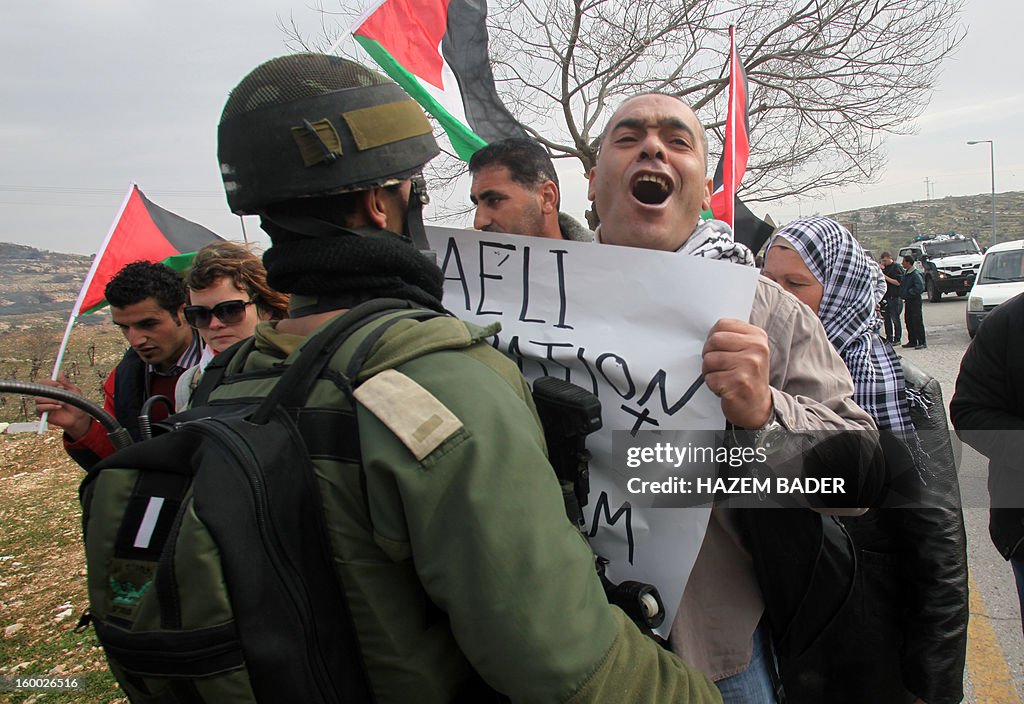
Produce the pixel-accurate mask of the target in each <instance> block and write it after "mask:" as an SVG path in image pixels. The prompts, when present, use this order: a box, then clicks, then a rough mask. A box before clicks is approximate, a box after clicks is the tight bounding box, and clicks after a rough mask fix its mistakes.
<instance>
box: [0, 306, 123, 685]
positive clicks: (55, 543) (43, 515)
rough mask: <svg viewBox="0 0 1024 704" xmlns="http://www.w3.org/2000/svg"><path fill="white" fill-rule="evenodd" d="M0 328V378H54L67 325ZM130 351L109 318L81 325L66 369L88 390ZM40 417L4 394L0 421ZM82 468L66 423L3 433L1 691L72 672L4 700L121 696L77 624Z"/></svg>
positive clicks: (81, 587)
mask: <svg viewBox="0 0 1024 704" xmlns="http://www.w3.org/2000/svg"><path fill="white" fill-rule="evenodd" d="M12 327H14V328H15V329H10V328H9V329H8V330H6V331H5V332H4V333H3V334H0V379H18V380H21V381H32V380H38V379H39V378H47V377H49V374H50V371H51V369H52V367H53V358H54V354H55V352H56V350H57V346H58V345H59V343H60V337H61V335H62V333H63V330H62V329H60V328H59V327H54V326H47V327H46V329H45V330H39V329H35V330H25V329H20V330H19V329H17V328H18V327H20V326H12ZM123 351H124V339H123V337H122V336H121V334H120V333H119V332H118V331H117V330H116V329H115V328H114V327H113V326H112V325H109V324H107V325H98V326H97V325H91V326H80V327H78V328H76V330H75V331H74V332H73V334H72V338H71V341H70V344H69V346H68V351H67V353H66V355H65V363H64V369H65V370H66V371H67V373H68V375H69V376H70V377H71V378H72V379H73V380H74V382H75V383H76V384H77V385H78V386H79V387H80V388H81V389H82V391H83V392H84V393H85V394H86V395H87V396H89V397H90V398H92V399H94V400H96V401H99V400H100V399H101V398H102V391H101V385H102V383H103V380H104V379H105V378H106V376H107V374H108V373H109V372H110V369H111V368H112V367H113V366H114V365H115V364H116V363H117V361H118V360H119V359H120V357H121V354H122V353H123ZM34 418H35V412H34V409H33V404H32V400H31V399H26V398H22V397H20V396H18V395H15V394H0V420H2V421H8V422H12V421H24V420H31V419H34ZM81 479H82V470H81V468H79V467H78V465H76V464H75V463H74V462H72V461H71V460H70V459H69V458H68V457H67V455H66V454H65V453H64V450H63V447H62V444H61V436H60V432H59V431H57V430H52V429H51V430H50V431H48V432H47V433H46V434H44V435H42V436H40V435H37V434H35V433H22V434H18V435H7V434H0V690H3V689H4V688H5V687H4V685H6V684H10V683H11V678H13V677H26V676H29V675H34V676H59V677H69V676H70V677H76V678H78V681H79V684H80V685H81V686H82V687H83V688H82V689H77V690H67V691H53V690H50V691H42V690H30V689H18V690H14V691H6V692H5V691H0V702H28V703H30V704H34V703H35V702H40V703H43V702H82V703H86V704H91V703H93V702H97V703H104V704H105V703H107V702H125V701H127V700H126V699H123V698H122V697H121V696H120V693H119V690H118V689H117V686H116V683H115V682H114V680H113V678H112V677H111V676H110V675H109V673H108V672H107V668H106V663H105V660H104V658H103V653H102V651H101V650H100V649H99V647H98V645H97V641H96V636H95V634H94V632H93V631H92V629H91V628H90V629H88V630H85V631H84V632H82V633H76V632H75V630H74V629H75V624H76V623H77V621H78V618H79V616H81V614H82V612H83V611H84V610H85V608H86V606H87V599H86V593H85V563H84V554H83V550H82V541H81V509H80V507H79V505H78V484H79V482H80V481H81Z"/></svg>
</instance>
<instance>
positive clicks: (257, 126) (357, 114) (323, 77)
mask: <svg viewBox="0 0 1024 704" xmlns="http://www.w3.org/2000/svg"><path fill="white" fill-rule="evenodd" d="M217 141H218V148H217V156H218V158H219V160H220V169H221V178H223V180H224V190H225V192H226V193H227V199H228V206H229V207H230V208H231V210H232V211H233V212H235V213H239V214H247V213H255V212H258V211H260V210H263V209H264V208H265V207H266V206H268V205H272V204H274V203H280V202H283V201H287V200H292V199H295V198H304V197H317V196H327V195H332V194H336V193H346V192H350V191H363V190H367V189H370V188H374V187H376V186H387V185H391V184H394V183H397V182H399V181H401V180H404V179H407V178H409V177H411V176H413V175H415V174H417V173H419V172H420V171H421V170H422V169H423V165H424V164H426V163H427V162H428V161H430V160H431V159H432V158H433V157H435V156H436V155H437V154H438V151H439V150H438V147H437V143H436V142H435V141H434V136H433V133H432V130H431V126H430V122H429V121H428V120H427V118H426V116H425V115H424V114H423V110H422V109H421V108H420V106H419V105H418V104H417V103H416V102H415V101H414V100H412V99H411V98H409V96H408V95H407V94H406V93H405V91H403V90H402V89H401V88H399V87H398V85H396V84H395V83H393V82H392V81H391V80H389V79H388V78H385V77H384V76H382V75H381V74H379V73H377V72H376V71H371V70H370V69H367V68H366V67H364V66H361V65H360V64H357V63H355V62H353V61H349V60H347V59H343V58H340V57H336V56H327V55H324V54H295V55H292V56H283V57H280V58H276V59H271V60H270V61H268V62H266V63H264V64H262V65H261V66H258V67H257V68H256V69H254V70H253V71H252V72H251V73H249V75H247V76H246V77H245V78H243V79H242V81H241V83H239V84H238V86H236V87H235V89H234V90H232V91H231V94H230V95H229V96H228V100H227V104H225V106H224V112H223V114H222V115H221V118H220V126H219V128H218V135H217Z"/></svg>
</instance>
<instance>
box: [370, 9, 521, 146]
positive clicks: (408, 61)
mask: <svg viewBox="0 0 1024 704" xmlns="http://www.w3.org/2000/svg"><path fill="white" fill-rule="evenodd" d="M486 20H487V3H486V2H479V1H475V0H383V1H382V2H381V3H380V4H378V5H376V6H374V7H372V8H371V9H370V10H369V11H368V12H367V14H366V15H365V16H364V17H363V18H362V19H361V20H360V21H359V22H357V24H356V27H355V28H354V29H353V30H352V35H353V36H354V37H355V40H356V42H358V43H359V45H360V46H361V47H363V49H365V50H366V52H367V53H368V54H369V55H370V56H371V57H372V58H373V60H374V61H376V62H377V63H378V64H379V65H380V67H381V68H382V69H383V70H384V72H385V73H387V74H388V75H389V76H391V78H393V79H394V80H395V82H396V83H398V85H400V86H402V88H404V89H405V91H406V92H407V93H408V94H409V95H410V96H412V98H413V99H414V100H416V102H418V103H419V104H420V105H422V106H423V109H424V110H426V111H427V112H428V113H430V114H431V115H432V116H433V117H434V119H436V120H437V121H438V122H439V123H440V124H441V127H443V128H444V131H445V132H446V133H447V134H448V139H449V140H450V141H451V143H452V147H454V149H455V152H456V153H457V154H458V155H459V158H460V159H462V160H463V161H469V158H470V157H471V156H472V155H473V152H475V151H476V150H477V149H479V148H480V147H483V146H484V145H486V144H488V143H489V142H493V141H496V140H499V139H504V138H506V137H528V135H527V134H526V132H525V131H524V130H523V128H522V126H520V124H519V123H518V122H516V120H515V118H514V117H512V114H511V113H509V111H508V110H507V109H506V108H505V105H504V104H503V103H502V102H501V98H499V97H498V92H497V89H496V88H495V86H494V74H493V73H492V72H491V64H490V57H489V55H488V53H487V22H486Z"/></svg>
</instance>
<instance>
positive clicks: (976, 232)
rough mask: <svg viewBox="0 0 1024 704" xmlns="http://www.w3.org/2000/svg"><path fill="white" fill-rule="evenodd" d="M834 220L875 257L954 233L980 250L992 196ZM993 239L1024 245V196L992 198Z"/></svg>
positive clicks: (879, 209) (882, 208)
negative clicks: (975, 242) (975, 243)
mask: <svg viewBox="0 0 1024 704" xmlns="http://www.w3.org/2000/svg"><path fill="white" fill-rule="evenodd" d="M755 212H757V210H755ZM822 214H823V215H830V214H829V213H822ZM834 217H835V218H836V219H837V220H839V222H841V223H842V224H843V225H845V226H846V227H847V228H849V230H850V232H852V233H853V234H854V236H855V237H857V239H858V240H860V242H861V243H862V244H863V245H864V247H865V248H867V249H870V250H872V251H874V252H875V254H876V256H877V254H878V253H879V252H881V251H882V250H885V249H888V250H890V251H892V252H893V254H895V253H896V252H895V251H894V250H896V249H899V248H900V247H902V246H903V245H905V244H907V243H908V242H910V241H912V240H913V239H914V237H915V236H916V235H918V234H942V233H947V232H956V233H958V234H961V235H970V236H972V237H976V238H977V240H978V244H980V245H981V246H982V247H987V246H988V245H990V244H992V196H991V194H988V193H984V194H979V195H973V196H947V197H946V198H935V199H932V200H915V201H912V202H910V203H893V204H891V205H879V206H876V207H874V208H861V209H859V210H848V211H845V212H841V213H838V214H837V215H835V216H834ZM779 224H782V223H779ZM996 237H997V239H998V241H999V242H1006V241H1008V240H1019V239H1024V191H1009V192H1007V193H996Z"/></svg>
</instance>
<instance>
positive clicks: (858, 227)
mask: <svg viewBox="0 0 1024 704" xmlns="http://www.w3.org/2000/svg"><path fill="white" fill-rule="evenodd" d="M991 207H992V200H991V196H990V195H989V194H984V193H983V194H979V195H973V196H948V197H946V198H937V199H934V200H915V201H912V202H910V203H893V204H890V205H879V206H876V207H874V208H861V209H859V210H848V211H845V212H841V213H838V214H837V215H835V216H834V217H836V218H837V219H838V220H839V221H840V222H841V223H843V224H844V225H845V226H846V227H848V228H849V229H850V231H851V232H852V233H853V234H854V235H855V236H856V237H857V239H859V240H860V241H861V243H863V245H864V246H865V248H867V249H870V250H872V251H873V252H874V253H875V255H876V256H877V255H878V253H879V252H881V251H882V250H885V249H888V250H890V251H892V252H893V254H895V253H896V252H895V250H897V249H899V248H900V247H902V246H903V245H905V244H907V243H909V242H910V241H912V240H913V239H914V237H915V235H917V234H940V233H944V232H958V233H960V234H963V235H971V236H974V237H977V239H978V243H979V244H980V245H981V246H982V247H986V246H988V245H990V244H992V235H991V232H992V231H991V227H992V225H991V222H992V220H991V217H992V215H991V213H992V211H991ZM753 209H754V212H757V213H760V212H762V209H761V208H760V207H759V206H757V205H755V206H753ZM823 214H824V215H830V214H829V213H823ZM779 224H782V223H779ZM996 233H997V235H998V239H999V241H1000V242H1005V241H1008V240H1017V239H1024V191H1010V192H1007V193H997V194H996ZM90 262H91V257H89V256H86V255H80V254H61V253H59V252H47V251H43V250H39V249H33V248H32V247H26V246H24V245H20V244H8V243H5V242H0V332H3V331H4V330H9V329H27V328H30V327H33V326H36V325H39V324H41V323H45V324H47V325H55V324H61V323H63V322H64V321H66V320H67V316H68V314H69V313H70V312H71V307H72V305H73V304H74V302H75V297H76V296H77V295H78V291H79V289H80V288H81V286H82V281H83V280H84V279H85V275H86V273H87V272H88V270H89V264H90ZM105 320H107V317H106V316H105V315H102V314H94V315H90V316H86V317H85V318H83V319H82V320H81V321H80V324H81V323H86V324H88V323H99V322H104V321H105Z"/></svg>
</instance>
